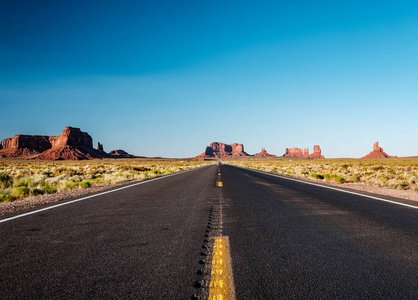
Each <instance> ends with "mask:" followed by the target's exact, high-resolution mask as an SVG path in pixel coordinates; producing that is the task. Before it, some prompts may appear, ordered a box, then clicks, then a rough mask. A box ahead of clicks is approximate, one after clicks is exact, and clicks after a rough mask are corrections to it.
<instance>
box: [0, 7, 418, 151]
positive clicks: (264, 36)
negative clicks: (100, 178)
mask: <svg viewBox="0 0 418 300" xmlns="http://www.w3.org/2000/svg"><path fill="white" fill-rule="evenodd" d="M66 126H73V127H79V128H81V130H83V131H87V132H88V133H89V134H90V135H91V136H92V137H93V140H94V143H96V142H97V141H100V142H101V143H103V144H104V148H105V151H110V150H114V149H124V150H126V151H128V152H130V153H133V154H136V155H145V156H164V157H190V156H195V155H198V154H200V153H202V152H203V151H204V150H205V147H206V146H207V145H209V144H210V143H211V142H213V141H219V142H224V143H234V142H237V143H242V144H244V147H245V150H246V152H248V153H250V154H255V153H256V152H260V151H261V148H262V147H265V148H266V150H267V151H268V152H270V153H273V154H276V155H283V154H284V151H285V148H286V147H289V148H290V147H300V148H307V147H309V149H310V151H312V150H313V145H315V144H319V145H320V146H321V148H322V153H323V154H324V155H325V156H326V157H329V158H331V157H361V156H364V155H366V154H367V153H369V152H370V151H371V150H372V147H373V143H374V142H376V141H379V142H380V146H381V147H383V149H384V150H385V152H387V153H388V154H390V155H398V156H413V155H418V1H402V0H396V1H395V0H394V1H385V0H376V1H374V0H367V1H364V0H362V1H354V0H353V1H344V0H341V1H335V0H331V1H312V0H307V1H298V0H287V1H280V0H275V1H262V0H261V1H242V0H240V1H225V0H223V1H217V0H190V1H182V0H169V1H158V0H149V1H86V0H81V1H56V0H50V1H44V0H36V1H15V0H10V1H9V0H2V1H1V2H0V139H4V138H8V137H12V136H14V135H15V134H44V135H59V134H60V133H61V131H62V130H63V129H64V128H65V127H66Z"/></svg>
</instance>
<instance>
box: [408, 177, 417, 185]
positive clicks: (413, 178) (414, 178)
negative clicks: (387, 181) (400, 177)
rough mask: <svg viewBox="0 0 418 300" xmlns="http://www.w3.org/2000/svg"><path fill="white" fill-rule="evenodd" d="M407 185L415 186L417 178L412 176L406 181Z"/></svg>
mask: <svg viewBox="0 0 418 300" xmlns="http://www.w3.org/2000/svg"><path fill="white" fill-rule="evenodd" d="M408 182H409V184H416V183H417V178H416V177H415V176H412V177H410V178H409V179H408Z"/></svg>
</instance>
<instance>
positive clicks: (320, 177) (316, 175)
mask: <svg viewBox="0 0 418 300" xmlns="http://www.w3.org/2000/svg"><path fill="white" fill-rule="evenodd" d="M311 177H312V178H314V179H321V180H322V179H324V176H323V175H321V174H316V173H314V174H311Z"/></svg>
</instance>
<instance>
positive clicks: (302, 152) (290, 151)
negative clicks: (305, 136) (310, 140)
mask: <svg viewBox="0 0 418 300" xmlns="http://www.w3.org/2000/svg"><path fill="white" fill-rule="evenodd" d="M283 156H285V157H298V158H317V159H323V158H325V157H324V156H323V155H322V154H321V147H319V146H318V145H315V146H314V152H313V153H312V154H309V148H305V149H301V148H286V151H285V153H284V155H283Z"/></svg>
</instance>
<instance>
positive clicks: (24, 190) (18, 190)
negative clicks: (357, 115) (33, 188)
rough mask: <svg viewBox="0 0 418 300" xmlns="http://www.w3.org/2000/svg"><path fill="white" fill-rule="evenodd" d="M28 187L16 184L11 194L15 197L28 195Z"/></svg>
mask: <svg viewBox="0 0 418 300" xmlns="http://www.w3.org/2000/svg"><path fill="white" fill-rule="evenodd" d="M29 192H30V190H29V188H28V187H27V186H18V187H15V188H13V190H12V193H11V195H12V196H13V197H16V198H23V197H26V196H29Z"/></svg>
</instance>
